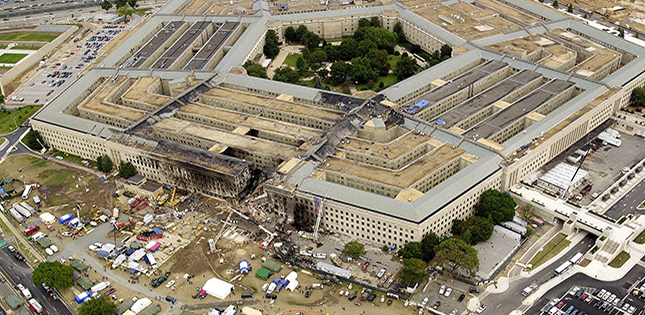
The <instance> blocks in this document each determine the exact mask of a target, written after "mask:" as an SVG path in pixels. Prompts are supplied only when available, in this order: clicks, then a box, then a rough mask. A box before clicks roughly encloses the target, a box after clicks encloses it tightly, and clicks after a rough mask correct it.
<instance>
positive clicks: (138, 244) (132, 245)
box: [130, 241, 143, 249]
mask: <svg viewBox="0 0 645 315" xmlns="http://www.w3.org/2000/svg"><path fill="white" fill-rule="evenodd" d="M141 247H143V245H141V243H139V242H137V241H132V242H131V243H130V248H132V249H139V248H141Z"/></svg>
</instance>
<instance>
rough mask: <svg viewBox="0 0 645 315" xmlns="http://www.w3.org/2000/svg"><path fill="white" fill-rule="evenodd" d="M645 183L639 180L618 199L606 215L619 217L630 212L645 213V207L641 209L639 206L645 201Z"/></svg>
mask: <svg viewBox="0 0 645 315" xmlns="http://www.w3.org/2000/svg"><path fill="white" fill-rule="evenodd" d="M644 194H645V185H643V182H642V181H641V182H639V183H638V184H636V185H635V186H634V187H632V189H631V190H630V191H629V192H628V193H627V194H625V196H623V197H622V198H621V199H620V200H618V201H617V202H616V203H615V204H614V205H613V206H611V208H609V209H608V210H607V211H605V215H607V216H610V217H612V218H614V219H618V218H620V217H622V216H623V215H625V214H628V213H637V214H645V209H643V210H639V209H638V206H639V205H640V204H641V203H642V202H643V195H644Z"/></svg>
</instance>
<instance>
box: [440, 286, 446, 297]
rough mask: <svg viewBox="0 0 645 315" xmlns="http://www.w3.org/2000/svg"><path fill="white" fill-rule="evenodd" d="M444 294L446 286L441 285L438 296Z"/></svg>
mask: <svg viewBox="0 0 645 315" xmlns="http://www.w3.org/2000/svg"><path fill="white" fill-rule="evenodd" d="M445 292H446V286H445V285H442V286H441V288H439V295H443V294H444V293H445Z"/></svg>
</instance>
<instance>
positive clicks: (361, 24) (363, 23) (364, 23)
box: [358, 18, 371, 28]
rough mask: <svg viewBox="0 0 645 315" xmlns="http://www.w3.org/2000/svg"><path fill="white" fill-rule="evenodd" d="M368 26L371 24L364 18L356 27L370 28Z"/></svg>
mask: <svg viewBox="0 0 645 315" xmlns="http://www.w3.org/2000/svg"><path fill="white" fill-rule="evenodd" d="M370 24H371V23H370V20H368V19H366V18H362V19H360V20H358V27H359V28H361V27H370V26H371V25H370Z"/></svg>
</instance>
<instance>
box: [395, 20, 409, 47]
mask: <svg viewBox="0 0 645 315" xmlns="http://www.w3.org/2000/svg"><path fill="white" fill-rule="evenodd" d="M392 32H394V33H395V34H396V36H397V39H398V40H399V43H403V42H405V41H406V39H405V32H404V31H403V25H402V24H401V22H396V24H394V28H393V29H392Z"/></svg>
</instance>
